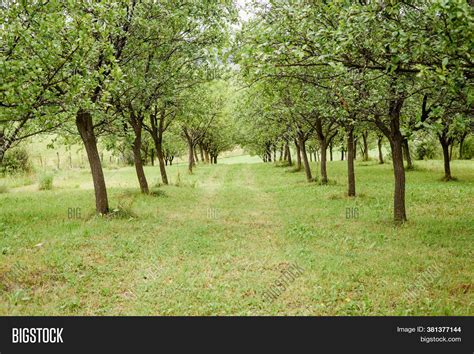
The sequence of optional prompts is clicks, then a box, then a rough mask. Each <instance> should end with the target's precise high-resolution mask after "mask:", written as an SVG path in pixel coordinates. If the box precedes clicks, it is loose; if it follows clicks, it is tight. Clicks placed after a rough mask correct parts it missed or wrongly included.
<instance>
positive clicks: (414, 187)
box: [0, 156, 474, 315]
mask: <svg viewBox="0 0 474 354" xmlns="http://www.w3.org/2000/svg"><path fill="white" fill-rule="evenodd" d="M220 162H222V163H220V164H218V165H213V166H198V168H197V169H196V170H195V173H194V174H193V175H188V174H187V173H186V167H185V165H184V164H183V165H177V166H173V167H171V168H170V169H169V175H170V177H171V182H172V183H173V184H174V185H170V186H157V185H155V184H157V182H158V177H159V171H158V168H157V167H146V173H147V176H148V179H149V182H150V184H151V185H155V186H154V187H153V191H154V193H153V194H152V195H149V196H143V195H140V193H139V192H138V191H137V182H136V177H135V172H134V169H133V168H131V167H130V168H120V169H106V171H105V173H106V181H107V184H108V186H109V198H110V204H111V207H113V208H114V209H115V210H116V211H115V212H114V217H107V218H104V217H97V216H95V215H94V199H93V190H92V182H91V177H90V174H89V171H88V170H60V171H57V172H55V176H54V188H53V190H47V191H38V186H37V184H36V182H35V179H34V177H31V178H28V177H23V178H14V179H13V178H10V179H4V180H1V181H0V183H2V184H3V185H6V186H7V188H8V189H7V190H5V189H6V188H4V192H3V193H1V194H0V315H474V308H473V304H474V303H473V301H474V296H473V294H474V284H473V283H474V280H473V276H474V261H473V259H474V258H473V244H474V243H473V241H474V208H473V206H474V162H472V161H453V163H452V170H453V174H454V175H455V176H456V177H457V178H458V180H457V181H453V182H449V183H446V182H442V181H441V180H440V178H441V177H442V175H443V174H442V163H441V161H421V162H416V166H417V168H416V170H414V171H410V172H408V173H407V208H408V218H409V221H408V222H407V223H406V224H405V225H403V226H401V227H394V226H393V223H392V207H391V206H392V189H393V187H392V186H393V177H392V170H391V165H389V164H385V165H383V166H380V165H377V164H376V163H375V162H366V163H362V162H357V165H356V178H357V191H358V193H359V196H358V197H356V198H354V199H350V198H347V197H345V191H346V165H345V162H341V161H335V162H331V163H329V166H328V170H329V176H330V178H331V184H330V185H328V186H321V185H317V184H307V183H305V182H304V174H303V172H292V171H291V169H289V168H284V167H275V166H274V165H272V164H263V163H252V164H250V163H245V162H255V159H254V158H250V157H248V158H247V157H242V156H239V157H234V158H229V159H224V160H222V161H220ZM313 167H314V166H313ZM31 183H32V184H31ZM72 210H74V211H77V212H79V211H80V215H78V213H76V214H75V213H72ZM292 265H297V266H298V267H299V269H301V272H302V274H299V275H298V276H297V277H294V278H293V279H291V281H289V282H288V284H287V286H286V289H285V290H284V291H282V292H281V294H280V295H279V296H278V297H277V298H276V299H274V300H272V301H270V300H267V299H266V298H265V297H264V294H265V292H266V291H268V289H269V288H270V287H271V286H272V285H273V284H275V282H278V281H279V280H281V277H282V276H283V274H285V272H286V270H287V269H288V267H290V266H292Z"/></svg>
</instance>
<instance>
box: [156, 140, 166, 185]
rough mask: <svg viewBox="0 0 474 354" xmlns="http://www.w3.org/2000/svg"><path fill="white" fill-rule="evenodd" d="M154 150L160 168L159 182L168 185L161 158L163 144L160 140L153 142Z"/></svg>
mask: <svg viewBox="0 0 474 354" xmlns="http://www.w3.org/2000/svg"><path fill="white" fill-rule="evenodd" d="M155 150H156V157H157V158H158V164H159V166H160V174H161V181H162V182H163V184H168V175H167V174H166V163H165V159H164V156H163V143H162V142H161V139H158V140H157V141H155Z"/></svg>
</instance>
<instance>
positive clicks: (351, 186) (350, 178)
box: [347, 128, 356, 197]
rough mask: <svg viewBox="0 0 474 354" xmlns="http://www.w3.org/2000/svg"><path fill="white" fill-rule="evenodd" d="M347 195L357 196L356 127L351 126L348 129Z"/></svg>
mask: <svg viewBox="0 0 474 354" xmlns="http://www.w3.org/2000/svg"><path fill="white" fill-rule="evenodd" d="M347 182H348V183H347V186H348V189H347V195H348V196H349V197H355V195H356V188H355V187H356V185H355V172H354V129H353V128H349V129H348V131H347Z"/></svg>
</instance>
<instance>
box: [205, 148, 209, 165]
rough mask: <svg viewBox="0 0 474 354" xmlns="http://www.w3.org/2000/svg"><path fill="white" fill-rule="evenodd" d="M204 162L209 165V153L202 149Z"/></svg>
mask: <svg viewBox="0 0 474 354" xmlns="http://www.w3.org/2000/svg"><path fill="white" fill-rule="evenodd" d="M204 160H205V161H206V163H209V151H207V149H204Z"/></svg>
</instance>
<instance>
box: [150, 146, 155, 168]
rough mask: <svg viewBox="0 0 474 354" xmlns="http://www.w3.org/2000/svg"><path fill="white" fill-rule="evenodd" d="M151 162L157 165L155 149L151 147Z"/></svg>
mask: <svg viewBox="0 0 474 354" xmlns="http://www.w3.org/2000/svg"><path fill="white" fill-rule="evenodd" d="M150 162H151V165H152V166H155V150H154V149H151V151H150Z"/></svg>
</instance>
